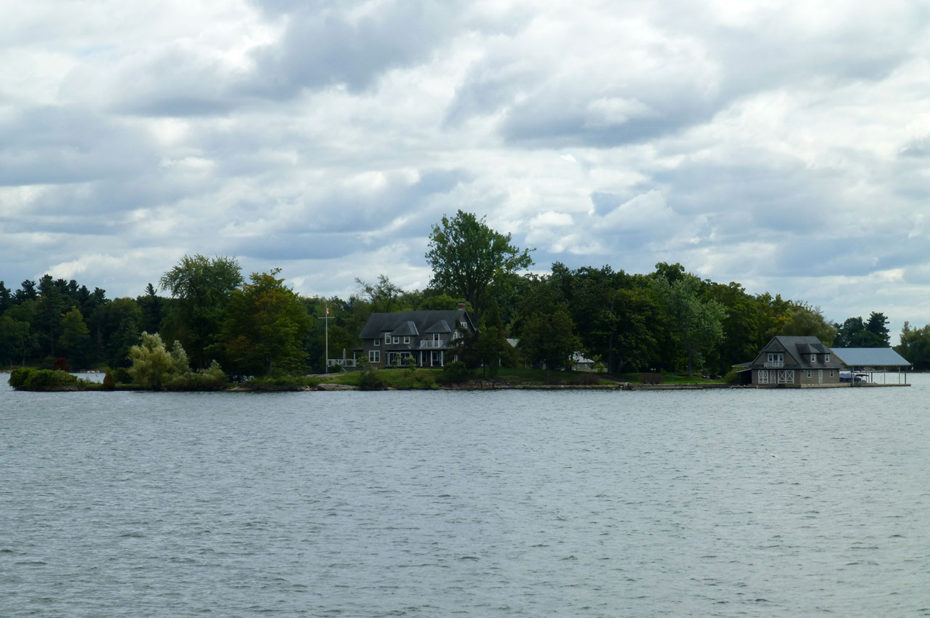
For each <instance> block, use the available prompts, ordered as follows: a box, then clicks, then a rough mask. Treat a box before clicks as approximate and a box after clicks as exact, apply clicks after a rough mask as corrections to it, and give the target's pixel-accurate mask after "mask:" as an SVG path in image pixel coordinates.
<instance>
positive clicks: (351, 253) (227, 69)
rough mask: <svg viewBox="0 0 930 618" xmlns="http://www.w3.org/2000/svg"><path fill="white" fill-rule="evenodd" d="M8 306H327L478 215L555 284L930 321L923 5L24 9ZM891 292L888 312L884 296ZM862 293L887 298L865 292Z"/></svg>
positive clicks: (9, 77)
mask: <svg viewBox="0 0 930 618" xmlns="http://www.w3.org/2000/svg"><path fill="white" fill-rule="evenodd" d="M4 18H5V19H4V23H3V24H0V41H3V42H4V45H3V46H0V62H2V63H3V64H2V66H4V80H3V81H2V83H0V241H2V242H0V280H4V281H6V282H7V284H8V285H9V284H10V282H11V281H12V282H17V281H21V280H22V279H24V278H26V277H30V278H35V277H38V276H41V274H43V273H44V272H46V271H54V272H55V273H56V276H57V275H60V276H68V277H71V276H74V277H76V278H78V279H80V280H81V281H82V282H85V281H86V283H87V284H88V285H90V286H94V285H100V286H101V287H107V288H108V289H109V290H110V292H111V293H113V294H126V293H131V294H138V293H141V290H142V289H143V288H144V285H145V283H146V282H147V281H151V280H157V278H158V276H159V275H160V274H161V273H162V272H164V271H165V270H167V269H168V268H170V266H171V265H172V264H173V263H174V262H175V261H176V260H177V259H178V258H179V257H180V256H181V255H183V254H184V253H189V252H198V253H205V254H222V255H234V256H238V257H239V258H240V259H241V260H242V262H243V265H244V268H246V269H248V270H264V269H267V268H270V267H272V266H281V267H283V268H284V273H285V275H286V276H287V277H288V278H289V279H292V280H293V281H294V282H296V283H295V285H296V286H297V287H298V289H299V291H301V293H305V294H322V295H330V294H333V293H339V294H345V293H346V292H349V293H351V292H352V291H353V290H354V278H355V277H361V278H363V279H369V280H371V279H374V278H375V277H376V276H377V275H378V274H379V273H382V272H383V273H384V274H386V275H388V276H390V277H391V278H392V280H396V281H397V282H399V283H402V284H403V285H407V286H411V287H414V286H418V287H422V286H423V285H425V284H426V282H427V281H428V278H429V273H428V271H427V269H426V267H425V263H424V259H423V253H424V251H425V246H426V237H427V235H428V234H429V231H430V228H431V226H432V225H433V224H435V223H436V222H438V221H439V220H440V218H441V217H442V215H443V214H453V213H454V212H455V211H456V210H457V209H460V208H461V209H463V210H469V211H473V212H475V213H477V214H478V215H479V216H487V218H488V222H489V223H490V224H491V225H492V227H495V228H497V229H500V230H501V231H504V232H509V233H512V234H513V238H514V241H515V242H516V243H517V244H520V245H522V246H534V247H536V249H537V251H536V253H535V259H536V261H537V264H538V265H539V266H540V267H541V268H545V267H547V266H548V264H549V263H551V262H552V261H555V260H560V261H563V262H565V263H567V264H569V265H570V266H584V265H594V266H599V265H603V264H610V265H612V266H613V267H614V268H617V269H625V270H627V271H633V272H641V271H643V270H650V269H651V268H652V267H653V265H654V264H655V263H656V262H658V261H672V262H674V261H680V262H682V263H683V264H685V266H686V267H688V268H690V269H693V270H696V271H697V272H699V273H700V274H701V275H702V276H707V277H711V278H714V279H716V280H722V281H729V280H737V281H741V282H743V283H744V284H745V285H746V286H747V288H748V289H749V290H750V291H752V292H758V291H771V292H773V293H782V294H783V295H785V296H788V297H792V298H800V299H802V300H807V301H809V302H811V303H813V304H817V305H820V306H822V307H823V308H824V310H825V312H826V313H827V314H828V315H830V316H832V317H835V318H836V319H840V318H842V317H844V316H845V315H859V314H864V315H867V314H868V313H869V311H871V310H882V309H883V307H878V306H870V305H869V303H877V302H879V301H881V302H887V303H889V305H890V306H894V307H895V308H896V309H895V310H896V312H898V313H900V315H893V316H892V319H893V320H894V321H895V322H893V327H894V324H895V323H896V324H898V325H899V324H900V323H901V322H903V320H904V319H908V320H910V321H911V323H912V324H924V323H928V322H930V309H926V308H925V307H924V303H922V298H924V297H925V296H926V294H927V293H930V288H928V287H926V286H927V280H928V279H927V278H928V275H927V272H928V269H927V267H926V262H927V260H926V256H927V255H930V213H928V214H926V215H925V214H924V213H925V211H926V208H925V204H926V202H927V198H928V193H930V189H928V188H927V183H926V173H927V172H926V159H927V156H928V154H930V147H928V138H927V136H928V135H930V125H928V124H927V122H926V121H925V115H926V110H925V109H924V108H925V107H926V105H925V103H924V101H926V98H927V96H928V94H927V88H928V87H927V84H930V66H928V65H927V63H926V60H925V58H926V57H927V55H928V53H930V44H928V43H927V41H930V36H928V34H930V31H928V30H930V28H928V23H930V21H928V12H927V11H926V10H925V9H923V8H922V7H920V6H919V5H917V4H915V3H912V2H905V1H903V0H902V1H900V2H896V1H892V2H890V3H885V4H882V5H875V4H874V3H873V4H869V3H865V2H854V3H845V4H841V5H829V6H828V5H823V4H822V3H821V4H818V3H807V4H804V3H800V4H799V3H787V2H784V3H774V4H772V3H768V4H765V3H743V4H733V3H697V2H692V1H686V0H680V1H678V0H670V1H669V2H663V3H652V4H650V5H641V4H640V5H638V4H635V3H625V4H621V5H616V4H611V3H603V2H598V1H595V0H590V1H588V0H577V1H575V2H571V3H568V2H535V1H532V0H521V1H519V2H488V3H483V2H477V3H461V2H454V3H440V2H426V3H415V2H410V1H406V0H387V1H385V2H363V1H358V2H354V1H353V2H341V3H332V2H314V1H311V2H303V1H300V2H297V1H293V0H251V1H246V2H241V3H238V2H231V3H215V4H209V3H187V4H176V3H175V4H163V5H159V6H158V7H157V8H152V7H146V6H141V5H136V4H133V3H129V4H125V5H120V7H119V8H118V9H116V8H114V7H112V6H110V7H109V8H107V5H101V6H100V7H97V6H92V5H81V6H80V7H77V6H70V5H68V4H67V3H65V4H62V3H57V2H52V1H50V0H35V1H34V2H30V3H29V5H28V6H27V5H25V4H24V5H22V6H19V7H13V8H10V9H9V10H8V11H6V12H5V15H4ZM870 287H871V289H874V290H876V293H875V294H874V295H872V296H870V295H869V294H866V293H863V292H861V290H863V289H868V288H870ZM857 290H858V291H857Z"/></svg>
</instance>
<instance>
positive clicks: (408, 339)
mask: <svg viewBox="0 0 930 618" xmlns="http://www.w3.org/2000/svg"><path fill="white" fill-rule="evenodd" d="M404 343H410V335H404Z"/></svg>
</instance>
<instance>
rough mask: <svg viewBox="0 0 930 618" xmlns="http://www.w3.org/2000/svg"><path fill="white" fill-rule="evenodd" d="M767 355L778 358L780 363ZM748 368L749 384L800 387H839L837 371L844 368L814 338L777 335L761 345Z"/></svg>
mask: <svg viewBox="0 0 930 618" xmlns="http://www.w3.org/2000/svg"><path fill="white" fill-rule="evenodd" d="M770 354H771V355H778V354H781V355H782V356H781V357H780V358H781V360H779V357H777V356H773V357H771V358H770V356H769V355H770ZM749 368H750V369H751V370H752V383H753V384H759V385H778V384H785V385H789V386H803V385H813V384H839V382H840V370H845V369H846V368H847V367H846V364H845V363H844V362H843V360H842V359H841V358H839V357H838V356H836V355H835V354H832V353H831V351H830V348H828V347H826V346H825V345H823V343H821V342H820V340H819V339H818V338H817V337H812V336H788V335H778V336H776V337H772V339H771V340H770V341H769V342H768V343H767V344H765V346H764V347H763V348H762V350H761V351H760V352H759V354H758V355H757V356H756V358H755V359H754V360H753V361H752V362H751V363H750V364H749ZM831 374H832V375H831Z"/></svg>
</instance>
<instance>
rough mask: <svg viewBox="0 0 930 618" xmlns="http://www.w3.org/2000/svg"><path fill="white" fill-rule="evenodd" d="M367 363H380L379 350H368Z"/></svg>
mask: <svg viewBox="0 0 930 618" xmlns="http://www.w3.org/2000/svg"><path fill="white" fill-rule="evenodd" d="M368 362H369V363H372V364H374V363H380V362H381V350H368Z"/></svg>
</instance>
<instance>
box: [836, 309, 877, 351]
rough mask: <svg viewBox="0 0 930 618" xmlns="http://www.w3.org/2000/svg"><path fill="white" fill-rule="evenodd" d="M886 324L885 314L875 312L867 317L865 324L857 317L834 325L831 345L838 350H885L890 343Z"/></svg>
mask: <svg viewBox="0 0 930 618" xmlns="http://www.w3.org/2000/svg"><path fill="white" fill-rule="evenodd" d="M887 324H888V318H886V317H885V314H884V313H879V312H876V311H873V312H872V313H871V314H870V315H869V319H868V321H867V322H863V321H862V318H861V317H858V316H857V317H854V318H848V319H847V320H846V321H845V322H843V324H842V325H839V324H834V328H835V329H836V339H835V340H834V342H833V345H834V346H835V347H838V348H886V347H888V345H889V344H890V341H891V336H890V334H889V332H888V326H887Z"/></svg>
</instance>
